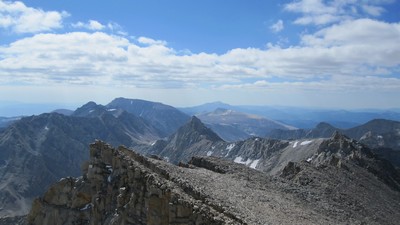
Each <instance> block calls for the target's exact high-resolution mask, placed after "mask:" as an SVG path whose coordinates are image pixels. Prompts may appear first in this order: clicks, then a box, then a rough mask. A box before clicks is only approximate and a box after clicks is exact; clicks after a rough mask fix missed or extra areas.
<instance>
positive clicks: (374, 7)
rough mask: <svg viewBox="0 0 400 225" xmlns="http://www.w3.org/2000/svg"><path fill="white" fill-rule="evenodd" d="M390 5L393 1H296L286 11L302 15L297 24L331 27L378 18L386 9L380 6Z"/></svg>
mask: <svg viewBox="0 0 400 225" xmlns="http://www.w3.org/2000/svg"><path fill="white" fill-rule="evenodd" d="M389 3H393V1H391V0H388V1H363V0H333V1H323V0H296V1H293V2H290V3H288V4H286V5H285V6H284V9H285V10H286V11H289V12H294V13H299V14H301V16H300V17H299V18H297V19H295V21H294V23H295V24H300V25H329V24H332V23H337V22H339V21H344V20H352V19H357V18H363V17H365V16H374V17H378V16H380V15H381V14H382V13H383V12H384V8H383V7H381V6H380V5H382V4H389ZM362 12H364V13H365V14H362Z"/></svg>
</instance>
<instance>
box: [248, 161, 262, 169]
mask: <svg viewBox="0 0 400 225" xmlns="http://www.w3.org/2000/svg"><path fill="white" fill-rule="evenodd" d="M259 161H260V160H259V159H256V160H254V161H253V162H252V163H251V164H250V168H253V169H255V168H256V166H257V165H258V162H259Z"/></svg>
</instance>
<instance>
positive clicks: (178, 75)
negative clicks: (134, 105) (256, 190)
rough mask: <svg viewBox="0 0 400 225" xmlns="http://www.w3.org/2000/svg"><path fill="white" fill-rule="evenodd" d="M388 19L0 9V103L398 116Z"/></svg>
mask: <svg viewBox="0 0 400 225" xmlns="http://www.w3.org/2000/svg"><path fill="white" fill-rule="evenodd" d="M399 12H400V3H399V2H398V1H393V0H371V1H367V0H364V1H362V0H333V1H322V0H293V1H292V0H288V1H256V0H254V1H245V0H231V1H222V0H213V1H212V0H205V1H204V0H203V1H177V0H171V1H154V0H149V1H134V0H119V1H117V2H110V1H92V0H89V1H81V2H79V3H77V2H75V1H65V0H64V1H63V0H58V1H33V0H32V1H3V0H0V78H1V79H0V102H6V101H7V102H13V101H18V102H27V103H56V102H57V103H59V102H64V103H68V104H70V105H71V104H76V105H79V104H83V103H85V102H87V101H90V100H94V101H96V102H98V103H102V104H105V103H107V102H109V101H110V100H112V99H113V98H115V97H119V96H124V97H128V98H142V99H148V100H153V101H161V102H164V103H167V104H172V105H175V106H190V105H196V104H201V103H205V102H211V101H224V102H227V103H230V104H236V105H250V104H254V105H287V106H303V107H323V108H344V109H349V108H399V107H400V100H399V96H400V44H399V43H400V13H399Z"/></svg>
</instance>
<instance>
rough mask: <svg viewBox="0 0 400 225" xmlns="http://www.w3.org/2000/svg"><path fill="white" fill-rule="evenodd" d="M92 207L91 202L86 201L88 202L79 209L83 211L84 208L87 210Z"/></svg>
mask: <svg viewBox="0 0 400 225" xmlns="http://www.w3.org/2000/svg"><path fill="white" fill-rule="evenodd" d="M92 207H93V204H92V203H88V204H86V205H85V207H83V208H82V209H80V210H81V211H85V210H88V209H90V208H92Z"/></svg>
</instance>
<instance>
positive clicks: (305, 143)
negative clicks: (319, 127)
mask: <svg viewBox="0 0 400 225" xmlns="http://www.w3.org/2000/svg"><path fill="white" fill-rule="evenodd" d="M311 142H312V141H303V142H301V143H300V145H308V144H310V143H311Z"/></svg>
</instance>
